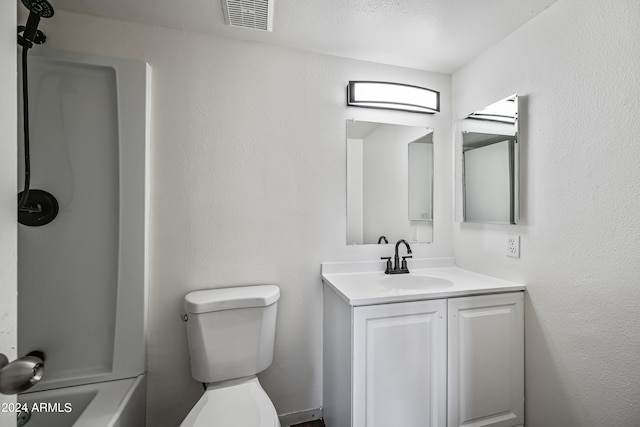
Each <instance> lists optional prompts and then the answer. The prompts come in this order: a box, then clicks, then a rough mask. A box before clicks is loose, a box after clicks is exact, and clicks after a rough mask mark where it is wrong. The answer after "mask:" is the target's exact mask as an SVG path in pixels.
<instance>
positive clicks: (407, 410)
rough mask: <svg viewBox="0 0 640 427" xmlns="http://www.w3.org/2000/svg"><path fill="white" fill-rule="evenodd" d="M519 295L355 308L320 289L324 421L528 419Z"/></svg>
mask: <svg viewBox="0 0 640 427" xmlns="http://www.w3.org/2000/svg"><path fill="white" fill-rule="evenodd" d="M522 301H523V293H522V292H509V293H501V294H492V295H477V296H468V297H459V298H440V299H425V300H422V301H407V302H394V303H386V304H377V305H363V306H353V305H350V304H348V303H347V302H346V301H345V300H344V299H343V298H341V297H340V296H339V295H338V294H337V293H336V292H335V291H334V290H333V289H332V288H331V287H329V286H325V289H324V355H323V356H324V363H323V366H324V373H323V377H324V388H323V416H324V421H325V424H326V426H327V427H396V426H398V427H458V426H459V427H463V426H468V427H471V426H473V427H485V426H486V427H489V426H491V427H514V426H521V425H523V423H524V353H523V350H524V341H523V335H524V329H523V308H522Z"/></svg>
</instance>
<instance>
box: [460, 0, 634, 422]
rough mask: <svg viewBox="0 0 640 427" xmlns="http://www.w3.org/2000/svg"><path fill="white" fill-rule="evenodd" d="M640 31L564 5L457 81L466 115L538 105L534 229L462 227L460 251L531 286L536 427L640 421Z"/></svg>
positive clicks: (528, 149) (629, 2) (525, 225)
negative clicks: (512, 254) (511, 236)
mask: <svg viewBox="0 0 640 427" xmlns="http://www.w3.org/2000/svg"><path fill="white" fill-rule="evenodd" d="M639 23H640V3H638V2H637V1H636V0H625V1H623V0H621V1H617V2H615V5H613V4H609V3H604V2H582V1H577V0H561V1H560V2H558V3H556V4H555V5H554V6H552V7H551V8H550V9H549V10H547V11H546V12H544V13H542V14H541V15H539V16H538V17H536V18H535V19H534V20H533V21H531V22H530V23H529V24H527V25H526V26H524V27H523V28H521V29H520V30H518V31H516V32H515V33H513V34H512V35H511V36H509V37H508V38H506V39H505V40H503V41H502V42H500V43H499V44H497V45H496V46H494V47H493V48H491V49H489V50H488V51H487V52H485V53H483V54H482V55H481V56H480V57H478V58H477V59H476V60H474V61H473V62H471V63H470V64H468V65H467V66H465V67H464V68H462V69H461V70H459V71H458V72H457V73H455V74H454V76H453V86H452V87H453V104H454V106H455V109H454V113H453V115H454V117H456V118H458V117H462V116H463V115H465V114H467V113H469V112H470V111H473V110H475V109H477V108H479V107H481V106H483V105H486V104H489V103H491V102H493V101H496V100H498V99H500V98H502V97H504V96H507V95H509V94H511V93H514V92H517V93H519V94H520V95H524V98H525V108H523V110H522V111H521V116H522V118H523V119H522V122H521V123H522V126H523V127H522V129H521V131H522V139H523V141H524V144H523V152H522V156H521V157H522V165H523V168H522V175H523V178H524V179H523V186H522V187H523V192H522V196H521V200H522V217H523V222H522V225H518V226H502V227H500V226H488V225H474V224H455V225H454V253H455V255H456V258H457V261H458V264H459V265H461V266H462V267H464V268H468V269H471V270H476V271H480V272H483V273H487V274H492V275H495V276H499V277H503V278H507V279H512V280H518V281H523V282H525V283H526V284H527V286H528V299H527V304H526V313H525V323H526V395H527V404H526V424H527V426H528V427H548V426H563V427H572V426H607V427H616V426H618V427H629V426H637V425H640V403H639V402H640V333H638V325H639V324H640V310H639V309H638V307H639V306H640V239H639V237H640V220H639V212H640V166H639V165H640V163H639V159H640V144H638V135H640V121H639V120H638V117H639V115H640V95H639V94H640V80H638V75H639V74H638V64H640V26H639V25H638V24H639ZM507 233H518V234H520V235H521V236H522V250H521V253H522V258H521V259H519V260H518V259H512V258H507V257H506V256H505V246H506V234H507Z"/></svg>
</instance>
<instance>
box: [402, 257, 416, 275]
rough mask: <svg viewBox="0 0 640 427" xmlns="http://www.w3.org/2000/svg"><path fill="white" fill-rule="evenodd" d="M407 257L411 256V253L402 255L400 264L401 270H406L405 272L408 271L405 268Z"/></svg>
mask: <svg viewBox="0 0 640 427" xmlns="http://www.w3.org/2000/svg"><path fill="white" fill-rule="evenodd" d="M407 258H413V255H405V256H403V257H402V266H401V267H400V268H401V269H403V270H407V272H408V271H409V269H408V268H407Z"/></svg>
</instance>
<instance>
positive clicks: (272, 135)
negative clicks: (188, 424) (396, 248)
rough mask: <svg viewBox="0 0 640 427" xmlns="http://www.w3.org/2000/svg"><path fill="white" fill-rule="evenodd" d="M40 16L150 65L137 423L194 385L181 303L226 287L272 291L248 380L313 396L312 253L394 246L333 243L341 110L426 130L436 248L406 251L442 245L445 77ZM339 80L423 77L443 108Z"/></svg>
mask: <svg viewBox="0 0 640 427" xmlns="http://www.w3.org/2000/svg"><path fill="white" fill-rule="evenodd" d="M41 25H42V28H43V29H44V30H45V33H46V34H47V37H48V39H47V44H48V45H49V46H50V47H53V48H59V49H65V50H70V51H77V52H86V53H96V54H101V55H109V56H118V57H127V58H134V59H144V60H146V61H148V62H149V63H150V64H151V66H152V70H153V86H152V99H153V100H152V132H151V133H152V135H151V138H152V142H151V209H150V223H151V224H150V233H151V235H150V247H151V249H150V260H149V261H150V266H149V267H150V301H149V303H150V306H149V312H150V319H149V327H150V336H149V396H148V414H149V415H148V425H149V426H154V427H162V426H175V425H177V424H178V423H179V421H180V420H181V419H182V417H184V415H185V414H186V413H187V412H188V411H189V409H190V408H191V405H193V403H194V402H195V401H196V400H197V399H198V397H199V396H200V394H201V393H202V388H201V386H200V385H199V384H197V383H195V382H194V381H193V380H192V379H191V376H190V372H189V364H188V354H187V347H186V336H185V331H184V325H183V324H182V322H181V321H180V315H181V313H182V298H183V296H184V295H185V294H186V293H187V292H189V291H191V290H194V289H201V288H207V287H221V286H225V285H239V284H252V283H276V284H278V285H280V286H281V290H282V298H281V302H280V305H279V317H278V332H277V337H276V354H275V359H274V364H273V365H272V367H271V368H269V369H268V370H267V371H266V372H265V373H264V374H263V375H261V377H260V378H261V381H262V383H263V385H264V387H265V389H266V390H267V392H268V393H269V394H270V396H271V397H272V400H273V402H274V404H275V406H276V409H277V410H278V412H279V413H287V412H291V411H297V410H304V409H308V408H313V407H319V406H320V405H321V403H322V402H321V384H322V380H321V376H322V372H321V371H322V368H321V366H322V363H321V345H322V342H321V340H322V334H321V333H322V331H321V328H322V309H321V301H322V286H321V281H320V263H321V262H322V261H335V260H358V259H376V258H378V257H380V256H384V255H386V256H388V255H390V254H391V253H392V251H393V248H392V247H390V246H383V245H382V246H378V245H369V246H367V247H362V246H356V247H353V246H349V247H348V246H347V245H346V244H345V236H346V207H345V204H346V190H345V186H346V145H345V144H346V143H345V135H346V125H345V123H346V119H351V118H356V119H358V120H367V121H379V122H391V123H401V124H408V125H414V126H426V127H431V128H434V129H435V131H434V146H435V147H434V148H435V161H436V168H437V169H436V177H435V182H436V188H435V199H436V207H435V218H434V223H435V224H436V230H435V233H434V243H432V244H416V245H414V247H413V249H414V256H415V257H430V256H450V255H451V253H452V248H451V238H450V236H451V226H452V221H451V216H452V214H451V204H452V202H451V194H450V193H451V192H450V190H449V188H450V187H451V185H452V184H451V174H450V171H449V168H448V167H443V166H442V165H448V164H451V162H452V159H451V150H450V149H449V144H450V140H451V130H450V123H451V116H450V108H451V107H450V103H449V99H450V76H445V75H440V74H432V73H425V72H423V71H417V70H409V69H401V68H396V67H390V66H383V65H377V64H373V63H367V62H361V61H353V60H346V59H339V58H333V57H328V56H321V55H315V54H308V53H302V52H298V51H291V50H285V49H281V48H277V47H274V46H270V45H266V44H265V45H262V44H256V43H246V42H238V41H232V40H226V39H221V38H215V37H209V36H204V35H197V34H192V33H188V32H181V31H175V30H168V29H163V28H159V27H149V26H142V25H138V24H130V23H124V22H118V21H110V20H104V19H98V18H92V17H88V16H81V15H76V14H70V13H65V12H64V11H57V12H56V16H55V17H54V18H52V19H49V20H43V21H42V24H41ZM350 79H362V80H391V81H399V82H406V83H410V84H416V85H420V86H427V87H431V88H433V89H436V90H439V91H441V92H442V97H441V100H442V112H441V113H440V114H437V115H435V116H426V115H421V114H411V113H402V112H386V111H380V110H371V109H356V108H347V107H345V87H346V85H347V82H348V80H350ZM301 136H302V138H301ZM12 197H13V196H12Z"/></svg>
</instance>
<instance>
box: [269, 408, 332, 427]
mask: <svg viewBox="0 0 640 427" xmlns="http://www.w3.org/2000/svg"><path fill="white" fill-rule="evenodd" d="M278 418H280V424H281V425H282V427H290V426H292V425H295V424H300V423H306V422H309V421H316V420H321V419H322V408H313V409H306V410H304V411H296V412H289V413H288V414H282V415H278Z"/></svg>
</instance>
